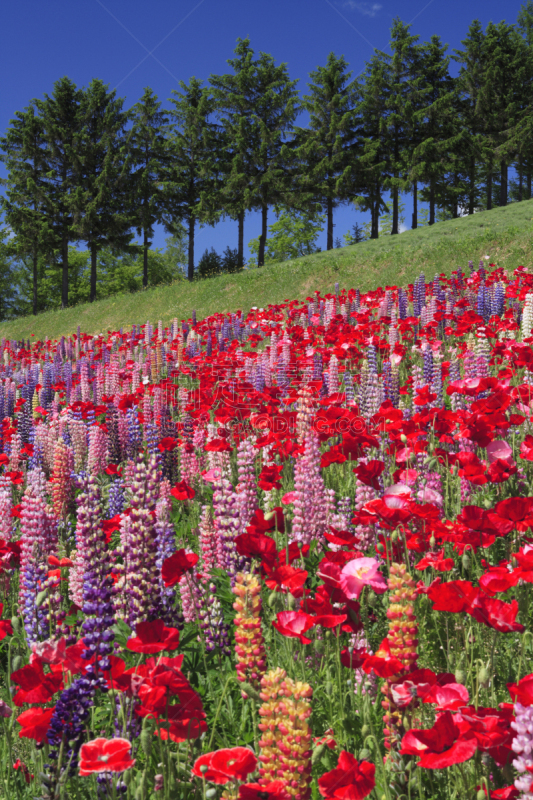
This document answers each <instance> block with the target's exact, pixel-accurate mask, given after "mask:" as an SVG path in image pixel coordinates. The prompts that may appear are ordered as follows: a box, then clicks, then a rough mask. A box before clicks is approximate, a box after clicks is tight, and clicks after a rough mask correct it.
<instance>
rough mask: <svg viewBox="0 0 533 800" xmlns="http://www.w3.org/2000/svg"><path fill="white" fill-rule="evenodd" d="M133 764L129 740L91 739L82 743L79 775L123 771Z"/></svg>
mask: <svg viewBox="0 0 533 800" xmlns="http://www.w3.org/2000/svg"><path fill="white" fill-rule="evenodd" d="M134 764H135V759H134V758H132V757H131V742H128V740H127V739H119V738H117V739H93V740H92V741H91V742H86V743H85V744H82V746H81V750H80V762H79V766H80V770H79V774H80V775H82V776H83V775H92V774H93V773H94V772H124V771H125V770H127V769H130V768H131V767H133V766H134Z"/></svg>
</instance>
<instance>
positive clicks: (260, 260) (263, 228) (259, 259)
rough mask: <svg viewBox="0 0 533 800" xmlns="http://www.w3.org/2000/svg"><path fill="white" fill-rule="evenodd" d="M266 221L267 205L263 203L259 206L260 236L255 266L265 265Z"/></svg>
mask: <svg viewBox="0 0 533 800" xmlns="http://www.w3.org/2000/svg"><path fill="white" fill-rule="evenodd" d="M267 221H268V206H267V205H266V204H265V203H263V205H262V207H261V236H260V237H259V253H258V255H257V266H258V267H264V265H265V245H266V240H267Z"/></svg>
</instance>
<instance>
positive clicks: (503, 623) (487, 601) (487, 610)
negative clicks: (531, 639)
mask: <svg viewBox="0 0 533 800" xmlns="http://www.w3.org/2000/svg"><path fill="white" fill-rule="evenodd" d="M467 611H468V613H469V614H470V615H471V616H472V617H474V619H477V621H478V622H482V623H483V624H484V625H488V626H489V627H490V628H494V630H496V631H500V633H512V632H515V633H522V631H524V630H525V628H524V626H523V625H521V624H520V623H519V622H517V621H516V615H517V614H518V601H517V600H513V601H512V602H511V603H504V602H503V600H497V599H496V598H495V597H488V596H487V595H486V594H484V593H483V592H478V593H477V594H476V596H475V597H473V598H472V600H471V602H470V607H469V608H468V609H467Z"/></svg>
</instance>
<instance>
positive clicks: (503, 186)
mask: <svg viewBox="0 0 533 800" xmlns="http://www.w3.org/2000/svg"><path fill="white" fill-rule="evenodd" d="M508 174H509V168H508V166H507V164H506V163H505V161H502V162H501V164H500V205H501V206H506V205H507V179H508Z"/></svg>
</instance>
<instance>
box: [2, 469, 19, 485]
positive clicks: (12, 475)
mask: <svg viewBox="0 0 533 800" xmlns="http://www.w3.org/2000/svg"><path fill="white" fill-rule="evenodd" d="M5 477H6V478H8V479H9V480H10V481H11V483H12V484H14V486H20V484H21V483H24V475H23V474H22V472H20V470H12V471H11V472H6V473H5Z"/></svg>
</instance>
